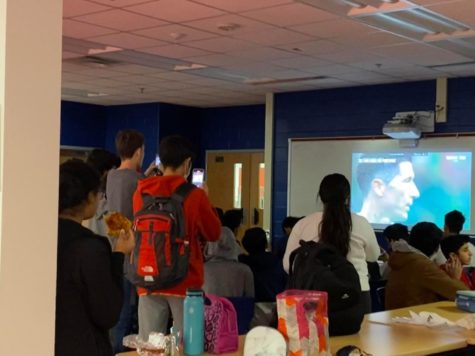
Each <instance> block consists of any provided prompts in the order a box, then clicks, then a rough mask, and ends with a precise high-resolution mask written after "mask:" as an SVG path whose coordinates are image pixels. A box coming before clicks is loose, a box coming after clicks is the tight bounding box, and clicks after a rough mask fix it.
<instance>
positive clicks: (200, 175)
mask: <svg viewBox="0 0 475 356" xmlns="http://www.w3.org/2000/svg"><path fill="white" fill-rule="evenodd" d="M204 178H205V170H204V169H203V168H194V169H193V174H192V176H191V183H193V184H194V185H196V186H197V187H198V188H202V187H203V182H204Z"/></svg>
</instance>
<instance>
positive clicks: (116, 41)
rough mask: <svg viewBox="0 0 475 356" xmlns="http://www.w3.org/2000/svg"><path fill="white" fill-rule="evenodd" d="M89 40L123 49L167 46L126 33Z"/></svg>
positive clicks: (161, 42)
mask: <svg viewBox="0 0 475 356" xmlns="http://www.w3.org/2000/svg"><path fill="white" fill-rule="evenodd" d="M89 40H91V41H94V42H98V43H103V44H106V45H109V46H113V47H119V48H125V49H138V48H146V47H156V46H164V45H167V44H168V43H167V42H163V41H157V40H153V39H151V38H147V37H143V36H137V35H133V34H131V33H127V32H121V33H115V34H112V35H106V36H99V37H92V38H89Z"/></svg>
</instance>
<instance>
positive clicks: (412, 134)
mask: <svg viewBox="0 0 475 356" xmlns="http://www.w3.org/2000/svg"><path fill="white" fill-rule="evenodd" d="M383 134H385V135H386V136H389V137H392V138H395V139H396V140H409V139H418V138H421V130H420V129H419V128H417V127H415V126H411V125H404V124H385V125H384V126H383Z"/></svg>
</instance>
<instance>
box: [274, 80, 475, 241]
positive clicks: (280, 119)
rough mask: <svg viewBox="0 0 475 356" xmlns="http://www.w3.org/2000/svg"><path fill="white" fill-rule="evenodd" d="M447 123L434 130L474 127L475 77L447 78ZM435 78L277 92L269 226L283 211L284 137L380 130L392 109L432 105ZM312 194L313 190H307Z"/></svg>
mask: <svg viewBox="0 0 475 356" xmlns="http://www.w3.org/2000/svg"><path fill="white" fill-rule="evenodd" d="M448 90H449V100H448V108H449V111H448V122H447V123H446V124H437V125H436V132H444V133H445V132H463V131H465V132H469V131H475V100H474V99H475V78H463V79H452V80H449V86H448ZM435 93H436V84H435V81H423V82H412V83H401V84H388V85H375V86H366V87H354V88H343V89H332V90H321V91H310V92H298V93H284V94H277V95H276V97H275V101H274V118H275V124H274V167H273V208H272V221H273V222H272V227H273V232H274V233H275V234H277V235H279V234H280V231H281V227H280V224H281V221H282V219H283V218H284V217H285V216H286V213H287V167H288V139H289V138H297V137H335V136H360V135H381V128H382V126H383V124H384V123H385V122H386V121H387V120H389V119H390V118H391V117H392V116H393V115H394V113H395V112H398V111H411V110H434V107H435ZM310 193H311V194H315V193H316V192H310Z"/></svg>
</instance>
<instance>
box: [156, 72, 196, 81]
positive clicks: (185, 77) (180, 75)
mask: <svg viewBox="0 0 475 356" xmlns="http://www.w3.org/2000/svg"><path fill="white" fill-rule="evenodd" d="M190 73H193V71H190ZM153 77H155V78H160V79H164V80H170V81H178V82H187V81H191V80H196V79H197V76H196V75H194V74H189V73H184V72H165V73H157V74H154V75H153Z"/></svg>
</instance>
